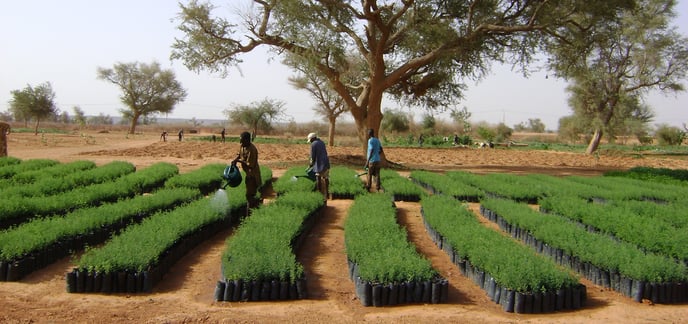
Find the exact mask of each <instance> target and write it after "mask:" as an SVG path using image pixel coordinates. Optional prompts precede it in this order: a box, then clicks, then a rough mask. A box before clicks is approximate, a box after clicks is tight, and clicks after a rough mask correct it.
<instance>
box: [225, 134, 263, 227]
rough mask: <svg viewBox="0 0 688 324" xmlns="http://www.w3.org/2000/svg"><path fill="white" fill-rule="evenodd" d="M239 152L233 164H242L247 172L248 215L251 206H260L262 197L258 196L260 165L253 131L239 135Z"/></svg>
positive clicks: (245, 179) (245, 181) (245, 180)
mask: <svg viewBox="0 0 688 324" xmlns="http://www.w3.org/2000/svg"><path fill="white" fill-rule="evenodd" d="M239 142H240V143H241V147H239V154H237V157H236V158H235V159H234V160H233V161H232V164H234V165H236V164H237V163H239V164H241V168H242V169H243V170H244V172H245V173H246V177H245V178H244V183H245V184H246V204H247V206H246V215H248V213H249V212H250V210H251V208H255V207H258V204H259V203H260V199H259V198H257V197H256V194H257V193H258V188H259V187H260V184H261V181H262V180H261V177H260V166H259V165H258V149H257V148H256V146H255V145H253V143H251V133H249V132H243V133H241V135H240V136H239Z"/></svg>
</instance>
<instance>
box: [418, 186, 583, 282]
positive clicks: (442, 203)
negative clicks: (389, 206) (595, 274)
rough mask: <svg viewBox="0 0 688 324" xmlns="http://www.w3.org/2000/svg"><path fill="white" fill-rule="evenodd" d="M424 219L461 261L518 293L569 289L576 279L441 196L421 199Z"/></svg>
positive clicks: (464, 208) (454, 202) (451, 200)
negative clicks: (484, 224)
mask: <svg viewBox="0 0 688 324" xmlns="http://www.w3.org/2000/svg"><path fill="white" fill-rule="evenodd" d="M421 206H422V208H423V217H424V220H425V221H426V222H427V223H428V224H429V226H430V227H432V228H433V229H434V230H436V231H437V233H438V234H440V235H441V236H442V237H443V238H444V241H445V242H446V243H448V244H451V247H452V249H453V250H454V251H455V253H457V254H458V255H459V256H460V258H461V259H463V260H468V261H470V262H471V264H472V265H473V266H474V267H477V268H480V269H482V270H484V271H485V272H487V273H489V274H490V275H491V276H492V277H494V278H495V281H496V282H497V283H498V284H499V285H500V286H502V287H505V288H507V289H511V290H514V291H518V292H547V291H556V290H558V289H561V288H567V287H572V286H574V285H576V284H577V283H578V280H577V279H576V278H575V277H573V276H572V275H570V274H569V273H567V272H566V271H563V270H561V269H559V268H558V267H557V266H556V265H555V264H554V263H553V262H552V261H551V260H548V259H546V258H544V257H542V256H539V255H537V254H535V253H534V252H533V251H532V250H530V249H529V248H528V247H526V246H523V245H521V244H518V243H516V242H514V241H513V240H511V239H510V238H508V237H505V236H504V235H502V234H500V233H498V232H495V231H493V230H491V229H489V228H487V227H485V226H483V225H481V224H480V223H479V222H478V220H477V219H476V218H475V216H474V215H473V214H472V213H471V212H470V211H469V210H468V209H467V208H466V207H465V206H462V205H461V204H460V203H459V202H458V201H456V200H454V199H451V198H447V197H445V196H438V195H435V196H428V197H426V198H424V199H423V201H422V203H421Z"/></svg>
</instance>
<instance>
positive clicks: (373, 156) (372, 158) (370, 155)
mask: <svg viewBox="0 0 688 324" xmlns="http://www.w3.org/2000/svg"><path fill="white" fill-rule="evenodd" d="M380 153H382V144H380V140H379V139H377V137H375V131H374V130H373V129H369V130H368V152H367V154H366V167H367V168H368V177H367V180H368V181H367V182H366V189H367V190H368V191H369V192H370V188H371V187H372V181H373V178H375V191H380V189H381V188H382V186H381V184H380Z"/></svg>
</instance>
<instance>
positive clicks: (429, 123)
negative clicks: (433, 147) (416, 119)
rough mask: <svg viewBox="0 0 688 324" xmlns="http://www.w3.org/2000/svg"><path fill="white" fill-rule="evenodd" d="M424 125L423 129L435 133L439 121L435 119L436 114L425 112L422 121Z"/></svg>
mask: <svg viewBox="0 0 688 324" xmlns="http://www.w3.org/2000/svg"><path fill="white" fill-rule="evenodd" d="M421 125H422V126H423V131H426V132H430V133H434V131H435V126H436V125H437V121H435V116H433V115H432V114H424V115H423V121H422V123H421Z"/></svg>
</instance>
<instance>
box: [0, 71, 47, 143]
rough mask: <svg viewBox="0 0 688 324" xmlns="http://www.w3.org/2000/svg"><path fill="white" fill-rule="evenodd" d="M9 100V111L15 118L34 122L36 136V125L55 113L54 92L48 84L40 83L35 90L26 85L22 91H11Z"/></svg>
mask: <svg viewBox="0 0 688 324" xmlns="http://www.w3.org/2000/svg"><path fill="white" fill-rule="evenodd" d="M11 93H12V99H11V100H10V111H12V113H13V114H14V116H15V118H17V116H20V117H21V118H23V119H24V120H25V122H28V120H30V119H33V120H34V122H35V124H34V125H35V127H34V135H38V125H39V124H40V121H41V120H45V119H50V118H51V117H52V116H54V115H55V114H56V113H57V107H56V106H55V92H54V91H53V88H52V86H51V85H50V82H45V83H42V84H40V85H38V86H36V87H35V88H34V87H32V86H30V85H27V86H26V88H24V89H23V90H13V91H12V92H11Z"/></svg>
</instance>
